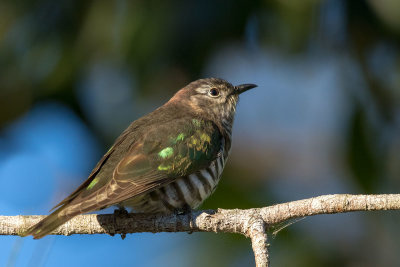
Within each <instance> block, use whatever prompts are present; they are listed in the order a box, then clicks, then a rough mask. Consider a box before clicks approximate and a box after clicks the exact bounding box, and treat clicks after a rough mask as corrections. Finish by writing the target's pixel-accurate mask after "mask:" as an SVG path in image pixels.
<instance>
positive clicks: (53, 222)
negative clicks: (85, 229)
mask: <svg viewBox="0 0 400 267" xmlns="http://www.w3.org/2000/svg"><path fill="white" fill-rule="evenodd" d="M63 208H64V207H61V208H59V209H58V210H56V211H54V212H53V213H51V214H50V215H49V216H47V217H46V218H44V219H43V220H41V221H40V222H38V223H37V224H35V225H33V226H32V227H30V228H29V229H27V230H26V231H24V232H22V233H21V234H20V236H22V237H24V236H28V235H32V236H33V238H34V239H40V238H42V237H44V236H46V235H48V234H50V233H51V232H52V231H53V230H55V229H56V228H57V227H58V226H60V225H62V224H64V223H65V222H67V221H69V220H70V219H72V217H73V216H70V214H68V215H61V214H60V212H61V211H62V210H63Z"/></svg>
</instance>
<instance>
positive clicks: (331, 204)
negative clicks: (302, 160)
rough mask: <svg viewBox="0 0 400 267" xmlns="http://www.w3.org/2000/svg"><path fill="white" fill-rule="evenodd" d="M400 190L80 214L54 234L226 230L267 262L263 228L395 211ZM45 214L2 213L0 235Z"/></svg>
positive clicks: (16, 230)
mask: <svg viewBox="0 0 400 267" xmlns="http://www.w3.org/2000/svg"><path fill="white" fill-rule="evenodd" d="M399 209H400V194H388V195H324V196H319V197H315V198H309V199H304V200H298V201H293V202H287V203H283V204H277V205H273V206H269V207H264V208H255V209H247V210H238V209H234V210H223V209H219V210H218V211H213V210H204V211H193V212H191V213H189V214H183V215H176V214H172V215H160V214H126V215H119V216H114V215H112V214H105V215H96V214H89V215H79V216H76V217H74V218H73V219H72V220H70V221H69V222H67V223H65V224H64V225H62V226H60V227H59V228H58V229H56V230H55V231H54V232H52V234H54V235H72V234H106V233H107V234H112V235H113V234H126V233H139V232H152V233H158V232H216V233H218V232H225V233H239V234H243V235H245V236H247V237H249V238H251V241H252V247H253V251H254V254H255V258H256V265H257V267H260V266H268V262H269V254H268V240H267V230H268V229H269V227H271V226H272V225H274V224H278V223H282V222H285V221H287V220H290V219H294V218H299V217H306V216H313V215H318V214H332V213H344V212H353V211H372V210H399ZM44 217H45V216H0V235H18V233H21V232H23V231H24V230H26V229H27V228H28V227H30V226H32V225H33V224H35V223H37V222H39V221H40V220H41V219H43V218H44Z"/></svg>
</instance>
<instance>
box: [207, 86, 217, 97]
mask: <svg viewBox="0 0 400 267" xmlns="http://www.w3.org/2000/svg"><path fill="white" fill-rule="evenodd" d="M208 95H209V96H211V97H217V96H219V90H218V89H217V88H211V89H210V91H208Z"/></svg>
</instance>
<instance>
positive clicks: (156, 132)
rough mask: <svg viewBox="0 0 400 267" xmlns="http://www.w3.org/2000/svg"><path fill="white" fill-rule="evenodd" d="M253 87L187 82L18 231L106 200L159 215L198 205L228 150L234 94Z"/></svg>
mask: <svg viewBox="0 0 400 267" xmlns="http://www.w3.org/2000/svg"><path fill="white" fill-rule="evenodd" d="M255 87H257V85H255V84H241V85H237V86H233V85H232V84H231V83H229V82H227V81H226V80H223V79H219V78H205V79H199V80H196V81H193V82H191V83H189V84H188V85H186V86H185V87H183V88H182V89H180V90H179V91H178V92H177V93H176V94H175V95H174V96H173V97H172V98H171V99H170V100H169V101H168V102H167V103H165V104H164V105H162V106H161V107H159V108H157V109H156V110H154V111H153V112H151V113H149V114H147V115H145V116H143V117H141V118H139V119H137V120H135V121H133V122H132V123H131V124H130V125H129V126H128V128H127V129H126V130H125V131H124V132H122V134H121V135H120V136H119V137H118V138H117V139H116V141H115V143H114V144H113V145H112V147H111V148H110V149H109V150H108V152H107V153H106V154H105V155H104V156H103V157H102V158H101V159H100V161H99V162H98V163H97V165H96V166H95V167H94V169H93V170H92V172H91V173H90V175H89V177H88V178H87V180H85V181H84V182H83V183H82V184H81V185H80V186H79V187H78V188H77V189H76V190H75V191H74V192H72V193H71V194H70V195H69V196H68V197H66V198H65V199H64V200H62V201H61V202H60V203H59V204H57V205H56V206H55V207H54V208H53V209H52V210H50V211H53V212H52V213H51V214H50V215H48V216H46V217H45V218H44V219H42V220H41V221H39V222H38V223H37V224H35V225H33V226H32V227H30V228H29V229H28V230H26V231H25V232H23V233H22V234H21V236H28V235H32V236H33V237H34V239H40V238H42V237H44V236H46V235H48V234H50V233H51V232H52V231H53V230H55V229H56V228H57V227H59V226H60V225H62V224H64V223H65V222H67V221H68V220H70V219H72V218H73V217H74V216H76V215H79V214H83V213H88V212H93V211H97V210H101V209H104V208H107V207H110V206H117V207H120V208H122V209H125V208H131V209H132V210H133V211H134V212H140V213H164V214H171V213H174V212H179V211H187V210H191V209H195V208H197V207H199V206H200V204H202V203H203V201H204V200H205V199H206V198H208V197H209V196H210V195H211V194H212V193H213V192H214V190H215V189H216V187H217V184H218V182H219V180H220V178H221V174H222V171H223V169H224V166H225V163H226V161H227V159H228V156H229V154H230V150H231V143H232V141H231V140H232V126H233V122H234V117H235V113H236V106H237V103H238V100H239V95H240V94H241V93H243V92H245V91H247V90H250V89H252V88H255Z"/></svg>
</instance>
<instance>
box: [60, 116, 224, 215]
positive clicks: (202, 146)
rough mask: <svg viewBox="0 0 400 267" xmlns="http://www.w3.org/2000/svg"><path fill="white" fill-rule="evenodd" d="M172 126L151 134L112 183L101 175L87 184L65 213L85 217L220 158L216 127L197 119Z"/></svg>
mask: <svg viewBox="0 0 400 267" xmlns="http://www.w3.org/2000/svg"><path fill="white" fill-rule="evenodd" d="M173 124H174V126H171V125H168V124H164V125H163V126H158V127H157V129H154V130H149V131H148V132H147V133H146V134H145V136H144V137H143V139H142V140H138V141H136V142H135V143H134V144H133V145H132V146H131V148H130V150H129V152H128V153H127V154H126V155H125V156H124V157H123V158H122V159H121V160H120V161H119V162H118V164H117V165H116V167H115V168H114V171H113V173H112V179H110V178H106V177H102V175H101V172H100V173H99V174H97V175H96V177H94V178H93V179H91V181H90V183H84V184H83V185H82V186H81V187H80V192H78V193H77V195H76V196H75V197H74V198H73V199H72V200H71V201H70V202H69V203H67V205H68V206H69V207H68V208H66V209H65V212H66V213H70V214H75V213H76V211H77V210H78V211H79V213H85V212H89V211H93V210H97V209H101V208H104V207H108V206H112V205H115V204H117V203H120V202H122V201H124V200H127V199H129V198H131V197H134V196H137V195H140V194H143V193H145V192H148V191H152V190H154V189H156V188H158V187H160V186H163V185H165V184H167V183H170V182H172V181H174V180H175V179H177V178H179V177H182V176H185V175H188V174H190V173H193V172H196V171H198V170H201V169H204V168H206V167H207V166H209V165H210V164H211V162H212V161H213V160H215V159H216V158H217V155H218V153H219V151H220V150H221V144H222V136H221V134H220V132H219V130H218V128H217V126H216V125H215V124H214V123H212V122H210V121H203V120H197V119H194V120H189V121H188V120H181V121H174V123H173ZM104 179H108V182H107V183H104ZM102 180H103V182H102Z"/></svg>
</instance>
